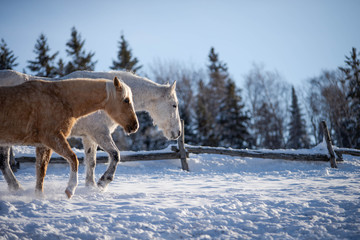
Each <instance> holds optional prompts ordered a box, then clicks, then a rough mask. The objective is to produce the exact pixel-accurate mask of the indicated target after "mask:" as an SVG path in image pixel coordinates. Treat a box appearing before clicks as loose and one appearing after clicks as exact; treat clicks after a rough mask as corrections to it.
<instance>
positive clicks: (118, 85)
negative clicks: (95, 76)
mask: <svg viewBox="0 0 360 240" xmlns="http://www.w3.org/2000/svg"><path fill="white" fill-rule="evenodd" d="M114 86H115V89H116V90H119V91H120V90H121V89H122V86H121V82H120V81H119V79H118V78H117V77H116V76H115V77H114Z"/></svg>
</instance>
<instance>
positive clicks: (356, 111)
mask: <svg viewBox="0 0 360 240" xmlns="http://www.w3.org/2000/svg"><path fill="white" fill-rule="evenodd" d="M359 54H360V53H359ZM345 58H346V60H345V64H346V67H340V68H339V69H340V70H341V71H342V72H343V73H344V74H345V76H346V78H345V80H344V82H345V84H346V85H347V88H348V93H347V99H348V100H349V105H350V109H351V112H352V116H351V118H350V119H348V120H347V121H346V125H347V129H348V131H349V132H350V133H351V135H352V139H351V143H350V144H349V145H350V147H355V148H360V61H359V59H358V57H357V53H356V48H352V51H351V52H350V57H348V56H345Z"/></svg>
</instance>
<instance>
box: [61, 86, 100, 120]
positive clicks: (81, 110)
mask: <svg viewBox="0 0 360 240" xmlns="http://www.w3.org/2000/svg"><path fill="white" fill-rule="evenodd" d="M56 84H57V85H59V86H60V88H62V89H63V91H62V95H63V97H64V98H65V101H66V102H67V103H68V104H69V106H71V108H72V112H73V115H74V117H75V118H79V117H82V116H84V115H87V114H89V113H92V112H95V111H97V110H100V109H104V107H105V103H106V99H107V92H106V81H95V80H65V81H59V82H57V83H56Z"/></svg>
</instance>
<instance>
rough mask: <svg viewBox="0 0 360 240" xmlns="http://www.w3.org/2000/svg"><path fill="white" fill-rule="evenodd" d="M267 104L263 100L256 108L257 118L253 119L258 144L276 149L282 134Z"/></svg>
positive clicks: (280, 142)
mask: <svg viewBox="0 0 360 240" xmlns="http://www.w3.org/2000/svg"><path fill="white" fill-rule="evenodd" d="M269 109H270V107H269V105H268V104H267V103H266V102H264V103H262V105H261V107H260V108H259V109H257V111H258V113H257V118H256V120H255V125H256V126H257V128H256V130H255V131H257V133H256V134H257V135H258V141H259V142H258V145H259V146H261V147H264V148H269V149H278V148H280V147H281V146H282V135H281V132H280V131H279V128H278V123H277V120H276V116H274V114H273V113H272V112H271V111H270V110H269Z"/></svg>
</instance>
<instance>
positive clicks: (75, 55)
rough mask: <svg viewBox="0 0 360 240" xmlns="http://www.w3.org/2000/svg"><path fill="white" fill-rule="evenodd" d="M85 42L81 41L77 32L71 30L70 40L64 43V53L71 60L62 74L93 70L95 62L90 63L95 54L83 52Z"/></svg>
mask: <svg viewBox="0 0 360 240" xmlns="http://www.w3.org/2000/svg"><path fill="white" fill-rule="evenodd" d="M84 44H85V40H82V39H81V35H80V34H79V33H78V32H77V30H76V29H75V27H73V28H72V29H71V38H70V40H69V41H68V42H67V43H66V46H67V49H66V52H67V54H68V56H70V57H71V58H72V60H71V61H69V62H68V63H67V64H66V66H65V70H64V73H65V74H69V73H72V72H74V71H77V70H89V71H93V70H94V69H95V64H96V61H92V58H93V57H94V55H95V53H92V52H89V53H86V51H85V50H84Z"/></svg>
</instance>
